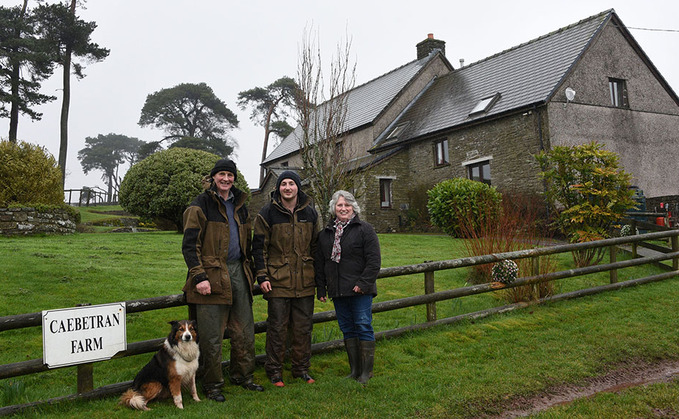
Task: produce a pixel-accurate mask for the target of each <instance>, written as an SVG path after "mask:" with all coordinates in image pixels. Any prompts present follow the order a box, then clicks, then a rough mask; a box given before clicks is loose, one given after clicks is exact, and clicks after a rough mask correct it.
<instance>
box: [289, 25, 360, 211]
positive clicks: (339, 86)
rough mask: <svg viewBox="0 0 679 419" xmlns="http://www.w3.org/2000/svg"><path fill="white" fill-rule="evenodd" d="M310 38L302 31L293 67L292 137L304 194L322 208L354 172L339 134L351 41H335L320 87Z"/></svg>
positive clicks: (350, 72) (351, 75)
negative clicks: (305, 183)
mask: <svg viewBox="0 0 679 419" xmlns="http://www.w3.org/2000/svg"><path fill="white" fill-rule="evenodd" d="M316 41H317V37H316V36H313V35H311V34H310V33H309V32H307V31H306V30H305V32H304V38H303V42H302V46H301V48H300V52H299V62H298V67H297V83H298V85H299V88H300V96H301V97H300V98H298V100H297V111H298V120H299V121H298V122H299V127H298V138H299V148H300V153H301V157H302V165H303V169H302V172H303V175H304V176H305V178H306V179H308V180H309V182H310V190H309V195H311V197H312V198H313V199H314V201H315V203H316V204H317V205H320V207H321V208H322V209H324V207H325V205H327V203H328V202H329V201H330V198H331V197H332V194H333V193H334V192H335V191H336V190H338V189H349V188H350V187H351V186H352V185H353V183H354V180H355V179H354V178H355V175H356V172H355V171H353V170H351V169H353V168H352V167H351V166H350V161H351V159H352V158H353V157H355V156H354V154H355V153H354V152H353V151H352V150H350V147H348V146H347V145H346V144H345V143H344V141H343V140H344V138H343V136H344V134H345V133H346V130H347V127H346V122H347V111H348V99H349V95H350V90H351V89H352V88H353V87H354V83H355V74H356V64H355V63H352V62H351V60H350V57H349V55H350V51H351V41H350V40H349V39H347V40H346V41H345V42H344V43H339V44H338V46H337V56H335V57H333V60H332V62H331V64H330V77H329V78H328V79H327V86H326V83H325V80H326V79H324V77H323V71H322V68H321V64H322V61H321V51H320V48H319V47H318V46H317V44H316ZM326 95H327V96H326ZM321 215H322V218H323V221H324V222H327V221H328V220H327V218H328V216H329V215H328V214H327V211H324V210H323V211H321Z"/></svg>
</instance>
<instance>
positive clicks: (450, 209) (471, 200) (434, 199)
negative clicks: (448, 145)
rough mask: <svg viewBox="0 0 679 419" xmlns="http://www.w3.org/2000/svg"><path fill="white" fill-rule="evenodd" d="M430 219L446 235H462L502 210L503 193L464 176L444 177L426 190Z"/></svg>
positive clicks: (474, 229)
mask: <svg viewBox="0 0 679 419" xmlns="http://www.w3.org/2000/svg"><path fill="white" fill-rule="evenodd" d="M427 195H428V196H429V200H428V202H427V209H428V210H429V216H430V217H431V222H432V224H434V225H435V226H437V227H439V228H440V229H441V230H443V231H444V232H445V233H446V234H449V235H451V236H453V237H463V236H464V235H466V234H468V233H469V232H470V230H473V231H477V230H478V228H479V226H482V225H483V224H484V223H486V222H491V221H492V219H495V218H496V217H497V216H499V214H500V213H501V211H502V209H501V205H500V204H501V201H502V194H500V192H498V191H497V190H496V189H495V187H492V186H488V185H486V184H485V183H482V182H477V181H473V180H470V179H464V178H454V179H448V180H444V181H443V182H441V183H438V184H436V185H435V186H434V187H433V188H432V189H430V190H429V191H428V192H427Z"/></svg>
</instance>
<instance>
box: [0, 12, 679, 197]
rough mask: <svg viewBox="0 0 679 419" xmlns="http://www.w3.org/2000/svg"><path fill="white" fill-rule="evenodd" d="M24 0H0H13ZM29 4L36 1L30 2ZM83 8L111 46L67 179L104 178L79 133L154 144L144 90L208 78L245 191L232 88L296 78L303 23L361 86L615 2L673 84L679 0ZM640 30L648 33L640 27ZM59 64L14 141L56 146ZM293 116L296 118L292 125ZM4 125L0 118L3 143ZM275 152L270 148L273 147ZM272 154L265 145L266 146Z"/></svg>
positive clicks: (75, 115)
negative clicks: (431, 54)
mask: <svg viewBox="0 0 679 419" xmlns="http://www.w3.org/2000/svg"><path fill="white" fill-rule="evenodd" d="M20 3H21V1H20V0H0V4H1V5H3V6H15V5H18V4H20ZM29 6H31V7H35V6H36V2H35V0H29ZM85 7H86V10H82V9H81V10H79V11H78V13H79V16H80V17H81V18H82V19H85V20H87V21H95V22H96V23H97V25H98V27H97V29H96V30H95V31H94V33H93V40H94V42H96V43H98V44H99V45H100V46H103V47H106V48H109V49H110V50H111V54H110V56H109V57H108V58H107V59H106V60H104V61H103V62H101V63H95V64H92V65H88V66H87V68H86V70H85V73H86V75H87V76H86V77H85V78H84V79H83V80H80V81H76V80H75V79H73V81H72V84H71V85H72V94H71V108H70V121H69V146H68V161H67V168H66V170H67V178H66V187H67V188H73V189H78V188H81V187H82V186H90V187H94V186H100V187H103V186H104V184H103V182H102V181H101V172H91V173H90V174H89V175H87V176H85V175H84V174H83V172H82V168H81V166H80V162H79V161H78V159H77V153H78V150H80V149H82V148H83V147H84V146H85V138H86V137H95V136H97V135H98V134H108V133H116V134H123V135H127V136H130V137H137V138H139V139H140V140H144V141H157V140H160V139H161V138H162V137H163V132H162V131H159V130H156V129H151V128H141V127H139V125H137V122H138V121H139V115H140V112H141V108H142V106H143V105H144V102H145V100H146V96H147V95H148V94H150V93H153V92H156V91H158V90H160V89H163V88H169V87H173V86H175V85H177V84H180V83H200V82H205V83H207V84H208V85H209V86H210V87H212V89H213V90H214V92H215V94H216V95H217V96H218V97H219V98H220V99H221V100H223V101H224V102H225V103H226V104H227V106H228V107H229V109H231V110H232V111H234V112H235V113H236V114H237V115H238V118H239V121H240V128H238V129H236V130H234V131H232V132H231V136H232V137H233V138H234V139H235V140H236V141H237V142H238V148H237V149H236V157H235V161H236V163H237V165H238V168H239V170H240V171H241V172H242V173H243V174H244V175H245V177H246V179H247V181H248V183H249V184H250V186H251V187H256V186H257V184H258V178H259V161H260V157H261V147H262V141H263V128H261V127H259V126H255V125H254V124H253V123H252V122H251V121H250V119H249V115H250V112H249V111H241V110H240V109H239V108H238V106H237V104H236V99H237V96H238V92H241V91H243V90H248V89H251V88H253V87H256V86H261V87H265V86H267V85H268V84H269V83H271V82H273V81H274V80H276V79H278V78H280V77H282V76H290V77H296V71H297V55H298V50H299V46H300V43H301V41H302V39H303V34H304V31H305V28H307V29H308V28H311V27H313V28H314V31H315V32H316V31H317V32H318V36H319V38H320V42H319V45H320V48H321V54H322V56H323V60H324V62H325V63H326V64H327V63H329V62H330V61H331V57H332V55H333V54H334V53H335V50H336V47H337V45H338V43H342V42H343V40H344V39H345V38H346V37H347V35H348V36H349V38H351V42H352V48H351V53H352V58H353V59H354V60H355V62H356V82H357V85H358V84H363V83H365V82H367V81H369V80H371V79H373V78H375V77H378V76H380V75H382V74H384V73H386V72H389V71H391V70H393V69H394V68H397V67H399V66H401V65H403V64H405V63H408V62H410V61H412V60H413V59H415V58H416V49H415V45H416V44H417V43H418V42H420V41H422V40H424V39H425V38H426V37H427V34H428V33H433V34H434V37H435V38H436V39H441V40H443V41H445V42H446V56H447V58H448V60H449V61H450V62H451V63H452V64H453V66H454V67H456V68H457V67H458V66H459V60H460V59H464V60H465V64H470V63H473V62H476V61H478V60H481V59H483V58H486V57H488V56H490V55H493V54H496V53H498V52H501V51H503V50H505V49H508V48H511V47H514V46H517V45H519V44H522V43H525V42H527V41H530V40H532V39H535V38H537V37H539V36H542V35H545V34H547V33H549V32H552V31H554V30H557V29H559V28H561V27H564V26H567V25H570V24H572V23H575V22H577V21H579V20H581V19H584V18H587V17H589V16H592V15H595V14H597V13H600V12H603V11H606V10H608V9H615V11H616V12H617V14H618V16H619V17H620V19H621V20H622V21H623V23H624V24H625V25H626V26H627V27H628V28H630V31H631V33H632V35H633V36H634V38H635V39H636V40H637V42H638V43H639V44H640V45H641V48H642V49H643V50H644V51H645V52H646V54H647V55H648V56H649V57H650V59H651V61H652V62H653V63H654V64H655V66H656V67H657V68H658V70H659V71H660V73H661V74H662V75H663V77H664V78H665V79H666V80H667V82H668V83H669V84H670V86H672V88H673V89H674V91H675V92H679V51H678V49H679V48H678V47H677V46H678V45H679V32H678V31H679V21H678V20H677V16H679V2H677V1H676V0H667V1H653V0H648V1H644V2H641V1H639V0H625V1H600V0H570V1H544V2H535V1H523V0H515V1H511V2H509V1H504V0H487V1H475V2H474V1H472V2H469V1H465V2H458V1H451V0H429V1H427V2H421V1H412V0H410V1H403V0H388V1H387V0H385V1H382V0H379V1H378V0H368V1H366V0H361V1H356V0H344V1H341V2H338V1H333V2H328V1H323V0H304V1H297V0H291V1H280V0H275V1H274V0H267V1H257V0H250V1H240V0H238V1H233V0H227V1H224V0H193V1H179V0H89V1H87V3H86V4H85ZM632 28H644V29H652V30H639V29H632ZM60 78H61V69H59V70H58V71H57V72H56V73H55V76H53V77H52V79H50V80H49V81H47V82H45V83H44V84H43V90H44V92H45V93H48V94H53V95H55V96H58V97H59V99H58V100H57V101H54V102H52V103H51V104H48V105H45V106H42V107H40V108H39V111H40V112H42V113H43V118H42V120H41V121H38V122H31V121H30V119H27V118H22V119H21V121H20V123H19V135H18V136H19V139H20V140H23V141H27V142H30V143H36V144H40V145H43V146H45V147H46V148H47V149H48V150H49V151H50V152H51V153H52V154H53V155H54V156H55V157H56V156H58V153H59V114H60V107H61V97H60V90H57V89H59V88H60ZM291 122H292V121H291ZM8 131H9V121H8V120H6V119H2V120H0V138H3V139H6V138H7V136H8ZM270 150H271V149H270ZM270 150H269V151H270Z"/></svg>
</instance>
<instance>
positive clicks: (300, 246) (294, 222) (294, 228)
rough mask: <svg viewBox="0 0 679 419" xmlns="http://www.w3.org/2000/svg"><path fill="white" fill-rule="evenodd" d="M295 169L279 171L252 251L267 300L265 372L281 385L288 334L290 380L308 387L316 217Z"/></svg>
mask: <svg viewBox="0 0 679 419" xmlns="http://www.w3.org/2000/svg"><path fill="white" fill-rule="evenodd" d="M301 185H302V181H301V180H300V178H299V175H297V173H295V172H293V171H285V172H283V173H281V175H280V176H279V177H278V180H277V182H276V189H275V190H274V191H273V192H272V194H271V202H270V203H268V204H267V205H266V206H264V208H262V210H261V211H260V212H259V215H257V218H256V219H255V234H254V239H253V243H252V253H253V256H254V261H255V270H256V276H257V282H259V285H260V287H261V289H262V292H263V293H264V298H265V299H266V300H267V301H268V320H267V330H266V363H265V370H266V374H267V375H268V376H269V379H270V380H271V382H272V383H273V384H274V385H275V386H277V387H283V386H284V385H285V384H284V383H283V360H284V357H285V350H286V339H287V336H288V331H290V332H291V335H292V337H291V348H290V358H291V362H292V376H293V377H295V378H301V379H302V380H304V381H306V382H307V383H313V382H314V379H313V378H312V377H311V375H309V368H310V366H311V330H312V328H313V321H312V318H313V313H314V294H315V286H316V284H315V281H314V260H313V255H314V254H315V252H316V239H317V234H318V230H319V228H318V213H317V212H316V210H315V209H314V207H313V205H311V200H310V199H309V197H308V196H307V195H306V194H305V193H304V192H303V191H302V190H301Z"/></svg>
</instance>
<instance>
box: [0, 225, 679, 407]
mask: <svg viewBox="0 0 679 419" xmlns="http://www.w3.org/2000/svg"><path fill="white" fill-rule="evenodd" d="M380 241H381V245H382V254H383V267H388V266H400V265H407V264H413V263H421V262H423V261H425V260H444V259H452V258H456V257H461V256H464V255H465V253H464V246H463V245H462V244H461V242H459V241H456V240H453V239H450V238H449V237H445V236H431V235H399V234H390V235H380ZM180 246H181V235H179V234H177V233H172V232H151V233H134V234H113V233H109V234H96V233H95V234H75V235H72V236H46V237H17V238H0V271H1V272H2V273H3V275H2V276H0V286H1V287H2V290H3V292H2V293H0V316H6V315H11V314H20V313H30V312H37V311H41V310H44V309H52V308H63V307H73V306H75V305H76V304H80V303H91V304H100V303H107V302H114V301H125V300H132V299H138V298H146V297H155V296H161V295H170V294H178V293H180V289H181V286H182V285H183V282H184V278H185V275H186V271H185V266H184V262H183V259H182V257H181V253H180ZM558 263H559V267H560V269H569V268H572V261H571V260H570V256H569V255H564V256H562V257H561V258H559V259H558ZM655 272H656V271H655V270H654V268H650V267H649V268H633V269H626V270H624V271H621V272H620V273H619V278H620V280H621V281H622V280H625V279H631V278H638V277H642V276H646V275H649V274H651V273H655ZM467 274H468V272H467V270H466V269H456V270H451V271H443V272H437V273H436V289H437V290H442V289H449V288H455V287H460V286H463V285H464V284H465V282H466V279H467ZM607 282H608V275H607V274H597V275H590V276H587V277H582V278H577V279H568V280H562V281H560V282H559V283H558V288H559V289H560V290H561V291H570V290H573V289H578V288H584V287H589V286H593V285H602V284H605V283H607ZM378 289H379V295H378V297H377V299H376V302H377V301H387V300H392V299H394V298H400V297H405V296H410V295H416V294H421V293H422V290H423V277H422V275H410V276H404V277H396V278H384V279H381V280H380V281H379V282H378ZM678 299H679V289H677V283H676V280H669V281H664V282H661V283H656V284H650V285H645V286H642V287H636V288H632V289H625V290H621V291H616V292H611V293H607V294H602V295H597V296H592V297H586V298H582V299H578V300H572V301H565V302H560V303H553V304H548V305H543V306H538V307H531V308H528V309H524V310H520V311H518V312H513V313H511V314H505V315H498V316H493V317H491V318H487V319H485V320H481V321H474V322H465V323H463V324H457V325H452V326H443V327H437V328H435V329H430V330H427V331H422V332H417V333H411V334H409V335H407V336H403V337H400V338H395V339H389V340H385V341H380V342H379V343H378V345H377V353H376V365H375V377H374V378H373V379H372V380H371V381H370V383H369V385H368V386H366V387H365V388H363V387H362V386H360V385H359V384H357V383H355V382H353V381H350V380H344V379H343V377H344V375H345V374H346V372H347V368H348V366H347V362H346V355H345V354H344V353H343V352H340V351H336V352H332V353H328V354H323V355H318V356H314V358H313V359H312V373H313V374H314V375H315V376H316V378H317V383H316V384H314V385H307V384H305V383H302V382H294V380H292V378H291V377H290V376H289V373H287V372H286V376H285V377H284V378H285V379H286V382H287V384H288V385H287V386H286V387H285V388H283V389H277V388H275V387H273V386H272V385H270V384H268V383H266V384H265V387H266V391H265V392H264V393H257V394H253V393H250V392H247V391H245V390H243V389H241V388H240V387H234V386H227V387H226V389H225V392H226V395H227V402H226V403H224V404H216V403H213V402H209V401H205V402H202V403H195V402H193V401H191V400H189V401H187V402H185V409H184V411H183V412H179V411H178V410H177V409H176V408H175V407H174V406H173V405H172V403H171V402H160V403H155V404H152V406H151V407H152V408H153V411H152V412H150V413H149V414H147V416H148V415H150V416H152V417H157V416H158V417H159V416H162V417H166V416H174V415H177V416H179V415H181V416H183V417H186V416H188V417H203V416H206V415H211V416H217V417H224V416H243V417H254V416H257V417H274V416H276V417H283V418H286V417H290V418H292V417H307V416H313V417H327V418H330V417H347V416H352V417H419V416H421V417H479V416H484V415H497V414H500V413H501V412H502V411H503V410H504V405H503V403H505V401H507V400H511V399H513V398H515V397H529V396H530V395H533V394H536V393H539V392H541V391H544V390H545V389H547V388H550V387H551V386H554V385H561V384H578V383H580V382H581V381H582V380H585V379H587V378H588V377H593V376H597V375H600V374H602V373H604V372H606V371H609V370H610V369H612V368H615V367H616V366H617V365H620V364H623V363H630V362H635V361H638V360H643V361H647V362H653V361H654V360H658V359H675V358H679V357H678V356H677V354H678V349H679V339H678V338H679V331H678V330H677V328H676V323H677V321H678V320H679V314H678V313H677V310H675V309H674V307H675V306H676V301H677V300H678ZM504 304H506V302H505V301H503V300H502V299H501V298H500V297H499V294H497V293H495V294H483V295H479V296H473V297H465V298H463V299H459V300H455V301H445V302H441V303H438V304H437V310H438V315H439V318H442V317H447V316H452V315H456V314H461V313H465V312H470V311H475V310H480V309H484V308H489V307H494V306H499V305H504ZM326 310H332V305H331V304H322V303H320V302H317V305H316V311H326ZM254 312H255V320H256V321H262V320H265V317H266V303H265V302H264V301H263V300H262V299H261V297H257V298H256V299H255V303H254ZM185 317H186V308H185V307H179V308H173V309H166V310H157V311H154V312H147V313H138V314H130V315H128V318H127V333H128V342H134V341H138V340H144V339H152V338H158V337H161V336H164V335H165V334H166V333H167V324H166V323H167V321H168V320H172V319H178V318H185ZM424 319H425V309H424V307H415V308H410V309H404V310H398V311H393V312H386V313H377V314H375V319H374V325H375V329H376V330H377V331H380V330H387V329H392V328H395V327H400V326H407V325H411V324H415V323H421V322H423V321H424ZM339 337H340V334H339V331H338V329H337V327H336V324H334V323H324V324H319V325H316V326H315V329H314V337H313V338H314V340H315V341H324V340H329V339H338V338H339ZM263 345H264V336H259V335H258V337H257V343H256V347H257V353H258V354H260V353H263V351H264V349H263ZM225 355H226V356H227V357H228V345H225ZM41 356H42V338H41V332H40V328H31V329H22V330H14V331H7V332H3V334H2V339H0V363H2V364H7V363H14V362H19V361H24V360H30V359H35V358H40V357H41ZM150 356H151V354H144V355H138V356H135V357H129V358H124V359H118V360H113V361H109V362H103V363H97V364H96V365H95V368H94V379H95V383H94V384H95V387H98V386H102V385H106V384H112V383H116V382H121V381H127V380H131V379H132V378H133V377H134V375H135V373H136V372H137V371H138V369H139V368H140V367H141V366H142V365H143V364H144V363H146V361H147V360H148V359H149V358H150ZM256 380H257V381H259V382H261V383H265V382H266V377H265V374H264V371H263V370H262V369H261V368H258V369H257V371H256ZM0 389H1V391H2V393H1V396H2V400H1V401H2V404H1V405H2V406H4V405H9V404H15V403H23V402H29V401H34V400H39V399H47V398H50V397H56V396H61V395H67V394H72V393H74V392H75V368H64V369H60V370H54V371H50V372H47V373H43V374H35V375H30V376H23V377H17V378H14V379H9V380H2V381H0ZM116 402H117V400H116V399H115V398H107V399H103V400H96V401H78V402H68V403H60V404H57V405H54V406H43V407H40V408H36V409H34V410H30V411H27V412H24V413H23V414H22V416H25V417H37V416H45V415H48V416H50V417H74V416H78V417H85V416H87V417H102V418H103V417H110V416H111V415H115V416H116V417H118V416H120V417H138V415H139V413H138V412H132V411H128V410H126V409H123V408H122V407H121V406H118V405H117V404H116ZM659 409H660V410H659ZM658 411H662V412H674V413H675V414H679V385H677V384H675V383H670V384H660V385H654V386H651V387H645V388H642V389H630V390H627V391H624V392H621V393H619V394H610V395H600V396H597V397H594V398H591V399H587V400H583V401H579V402H577V403H574V404H572V405H568V406H561V407H557V408H553V409H550V410H548V411H546V412H543V413H541V414H540V415H538V417H544V418H548V417H549V418H551V417H559V418H560V417H563V418H566V417H602V418H604V417H656V416H654V415H655V414H656V413H654V412H658Z"/></svg>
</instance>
